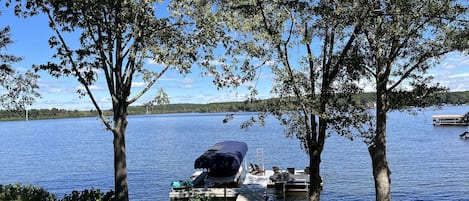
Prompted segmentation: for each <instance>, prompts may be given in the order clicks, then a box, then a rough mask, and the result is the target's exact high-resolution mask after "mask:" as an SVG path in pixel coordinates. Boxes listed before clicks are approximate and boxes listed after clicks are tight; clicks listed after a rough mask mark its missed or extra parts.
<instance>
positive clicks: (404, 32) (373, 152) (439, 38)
mask: <svg viewBox="0 0 469 201" xmlns="http://www.w3.org/2000/svg"><path fill="white" fill-rule="evenodd" d="M365 2H366V4H363V7H365V8H368V12H367V13H366V15H367V17H366V18H365V19H364V20H363V22H362V23H363V26H362V28H361V30H360V32H359V36H358V37H359V40H356V43H355V44H354V45H355V46H356V47H357V48H356V50H357V51H356V55H355V57H354V59H355V60H356V61H357V62H356V63H357V67H359V68H360V69H363V71H362V72H364V74H363V75H364V77H365V78H367V79H368V81H371V82H373V84H374V86H375V87H376V113H375V114H376V119H375V123H374V124H373V125H374V126H373V128H371V127H370V128H371V129H370V130H368V131H365V132H364V133H363V134H364V136H365V142H366V143H367V144H368V151H369V154H370V157H371V161H372V167H373V176H374V180H375V191H376V200H391V190H390V186H391V179H390V174H391V171H390V169H389V166H388V161H387V157H386V146H387V145H386V119H387V112H389V111H391V110H401V109H405V108H406V107H408V106H409V105H412V106H416V107H426V106H429V105H432V104H434V103H436V102H438V99H437V98H438V95H439V94H440V93H441V92H442V91H445V90H446V89H445V88H444V87H442V86H440V85H438V84H432V82H431V80H432V77H431V76H429V75H428V70H429V69H430V68H431V67H433V66H434V65H436V64H437V63H438V59H439V58H441V57H442V56H443V55H445V54H447V53H449V52H452V51H467V50H468V48H469V43H467V41H468V38H469V36H468V35H467V27H468V25H469V24H468V23H469V21H467V14H468V13H467V9H468V8H467V7H464V6H463V5H461V4H460V2H459V1H409V0H402V1H392V2H389V1H386V2H384V1H365ZM466 6H467V5H466Z"/></svg>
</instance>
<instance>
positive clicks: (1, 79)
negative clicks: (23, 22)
mask: <svg viewBox="0 0 469 201" xmlns="http://www.w3.org/2000/svg"><path fill="white" fill-rule="evenodd" d="M0 16H1V12H0ZM9 32H10V27H8V26H7V27H4V28H1V29H0V93H1V94H0V108H4V109H7V110H17V109H25V107H26V106H29V105H31V104H32V103H33V102H34V99H35V98H37V97H40V95H39V93H37V92H36V89H38V88H39V86H38V85H37V84H36V81H37V79H38V78H39V77H38V75H36V74H34V73H32V72H31V71H27V72H26V73H24V74H22V73H20V72H18V71H16V70H14V69H13V68H12V66H11V64H12V63H16V62H19V61H21V58H20V57H17V56H14V55H10V54H7V53H4V52H3V51H2V50H3V49H6V48H7V46H8V45H11V44H12V43H13V41H12V40H11V38H10V34H9Z"/></svg>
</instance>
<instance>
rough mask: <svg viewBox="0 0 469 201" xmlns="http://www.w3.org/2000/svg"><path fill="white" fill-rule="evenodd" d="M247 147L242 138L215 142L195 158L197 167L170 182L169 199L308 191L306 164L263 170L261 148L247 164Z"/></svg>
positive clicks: (240, 199)
mask: <svg viewBox="0 0 469 201" xmlns="http://www.w3.org/2000/svg"><path fill="white" fill-rule="evenodd" d="M247 150H248V147H247V145H246V143H244V142H238V141H224V142H219V143H216V144H215V145H213V146H212V147H210V148H209V149H208V150H207V151H205V152H204V153H203V154H202V155H201V156H200V157H198V158H197V159H196V160H195V161H194V168H195V169H197V171H195V172H194V174H193V175H192V176H191V177H190V178H189V179H188V180H179V181H174V182H172V183H171V192H170V193H169V197H170V200H171V201H178V200H190V199H191V198H202V200H203V198H210V200H231V201H246V200H272V199H273V200H275V198H276V197H278V195H280V196H283V197H284V196H285V194H286V193H291V192H302V193H306V192H308V188H309V184H310V182H309V168H305V169H303V170H295V168H287V169H286V170H281V169H280V168H279V167H277V166H274V167H273V168H272V170H264V164H263V159H264V156H263V154H264V151H263V149H256V155H257V156H256V158H257V160H256V162H257V163H256V164H252V163H250V164H249V166H248V165H247V163H246V162H244V158H245V156H246V153H247ZM260 161H261V162H260ZM259 162H260V163H259ZM258 164H261V165H258ZM321 185H322V184H321Z"/></svg>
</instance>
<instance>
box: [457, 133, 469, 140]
mask: <svg viewBox="0 0 469 201" xmlns="http://www.w3.org/2000/svg"><path fill="white" fill-rule="evenodd" d="M459 137H461V139H465V140H468V139H469V131H465V132H464V133H462V134H461V135H459Z"/></svg>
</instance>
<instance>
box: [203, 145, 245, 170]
mask: <svg viewBox="0 0 469 201" xmlns="http://www.w3.org/2000/svg"><path fill="white" fill-rule="evenodd" d="M247 151H248V145H247V144H246V143H244V142H238V141H224V142H219V143H216V144H215V145H213V146H212V147H211V148H210V149H208V150H207V151H205V152H204V153H203V154H202V155H201V156H200V157H199V158H197V159H196V160H195V163H194V168H196V169H199V168H205V169H208V170H209V171H208V175H209V176H211V177H229V176H233V175H235V174H236V173H237V172H238V169H239V168H240V167H241V164H242V162H243V159H244V157H245V156H246V152H247Z"/></svg>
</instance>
